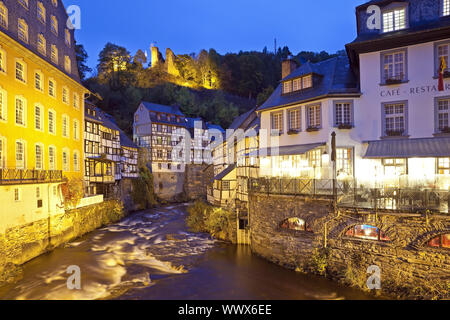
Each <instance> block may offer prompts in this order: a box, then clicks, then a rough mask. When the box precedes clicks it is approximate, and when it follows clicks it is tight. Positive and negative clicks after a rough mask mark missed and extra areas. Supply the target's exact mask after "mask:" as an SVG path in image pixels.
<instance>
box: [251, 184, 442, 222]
mask: <svg viewBox="0 0 450 320" xmlns="http://www.w3.org/2000/svg"><path fill="white" fill-rule="evenodd" d="M248 187H249V193H265V194H268V195H292V196H305V197H311V198H321V199H330V200H332V199H334V196H335V195H336V198H337V203H338V205H339V206H341V207H351V208H361V209H373V210H389V211H401V212H412V213H418V212H433V213H446V214H448V213H450V212H449V210H450V206H449V204H450V197H449V193H450V191H449V188H447V189H445V187H444V186H442V187H440V184H436V185H430V184H425V183H424V184H422V185H417V184H415V185H410V186H408V185H405V184H403V183H402V184H397V185H396V184H392V183H386V184H382V185H377V186H368V185H364V184H360V183H358V182H357V181H356V179H346V180H335V181H333V179H288V178H257V179H250V180H249V186H248Z"/></svg>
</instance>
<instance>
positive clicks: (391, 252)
mask: <svg viewBox="0 0 450 320" xmlns="http://www.w3.org/2000/svg"><path fill="white" fill-rule="evenodd" d="M289 218H300V219H303V220H304V221H305V222H306V223H307V225H308V226H309V227H310V229H311V230H312V231H294V230H286V229H283V228H281V223H282V222H283V221H284V220H285V219H289ZM249 223H250V227H251V247H252V250H253V251H254V252H255V253H256V254H258V255H260V256H262V257H264V258H266V259H268V260H270V261H272V262H274V263H277V264H280V265H283V266H285V267H288V268H292V269H297V270H299V271H304V272H315V273H322V274H324V275H325V274H326V275H327V276H328V277H330V278H333V279H335V280H338V281H341V282H343V283H346V284H347V285H352V286H357V287H360V288H361V289H367V284H366V283H367V280H368V278H369V276H370V275H371V274H370V273H368V272H367V269H368V267H369V266H372V265H375V266H378V267H379V268H380V271H381V290H378V292H381V293H384V294H390V295H396V296H398V297H408V298H450V250H448V249H442V248H431V247H429V246H428V242H429V241H430V240H431V239H433V238H434V237H436V236H439V235H441V234H447V233H450V216H449V215H435V214H408V213H394V212H373V211H367V210H355V209H350V208H347V209H345V208H339V210H338V212H334V210H333V207H332V202H331V201H330V200H326V199H323V200H320V199H316V200H314V199H307V198H301V197H294V196H276V195H269V196H268V195H263V194H253V195H251V196H250V219H249ZM362 224H363V225H364V224H366V225H371V226H375V227H378V228H379V229H380V230H381V231H382V232H384V234H385V235H386V236H387V237H388V238H389V241H374V240H363V239H358V238H352V237H348V236H346V231H347V230H349V228H351V227H353V226H355V225H362ZM325 247H326V248H325ZM318 265H319V266H320V265H322V266H325V268H324V269H325V271H324V272H321V270H320V268H318ZM318 269H319V270H318Z"/></svg>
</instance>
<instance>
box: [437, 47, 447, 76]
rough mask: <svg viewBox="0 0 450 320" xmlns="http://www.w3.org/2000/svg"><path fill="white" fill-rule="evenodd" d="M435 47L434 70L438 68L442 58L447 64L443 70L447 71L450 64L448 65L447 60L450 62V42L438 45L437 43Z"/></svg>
mask: <svg viewBox="0 0 450 320" xmlns="http://www.w3.org/2000/svg"><path fill="white" fill-rule="evenodd" d="M436 49H437V50H436V51H437V52H436V53H437V59H436V62H437V66H436V70H439V69H440V65H441V61H442V58H443V59H444V61H445V65H446V66H447V69H446V70H444V72H445V71H449V70H450V65H449V62H450V60H449V52H450V42H447V43H442V44H439V45H437V48H436Z"/></svg>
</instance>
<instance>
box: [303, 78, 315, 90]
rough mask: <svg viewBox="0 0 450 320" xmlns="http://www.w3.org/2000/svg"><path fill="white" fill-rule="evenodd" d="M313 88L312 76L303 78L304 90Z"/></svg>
mask: <svg viewBox="0 0 450 320" xmlns="http://www.w3.org/2000/svg"><path fill="white" fill-rule="evenodd" d="M312 86H313V83H312V75H309V76H306V77H303V78H302V88H303V89H308V88H311V87H312Z"/></svg>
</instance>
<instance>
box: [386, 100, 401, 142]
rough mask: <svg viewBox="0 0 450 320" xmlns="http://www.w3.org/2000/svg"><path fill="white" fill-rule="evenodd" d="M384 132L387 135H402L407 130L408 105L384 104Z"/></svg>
mask: <svg viewBox="0 0 450 320" xmlns="http://www.w3.org/2000/svg"><path fill="white" fill-rule="evenodd" d="M384 123H385V128H384V134H385V135H387V136H401V135H404V134H405V131H406V105H405V103H393V104H385V105H384Z"/></svg>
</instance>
